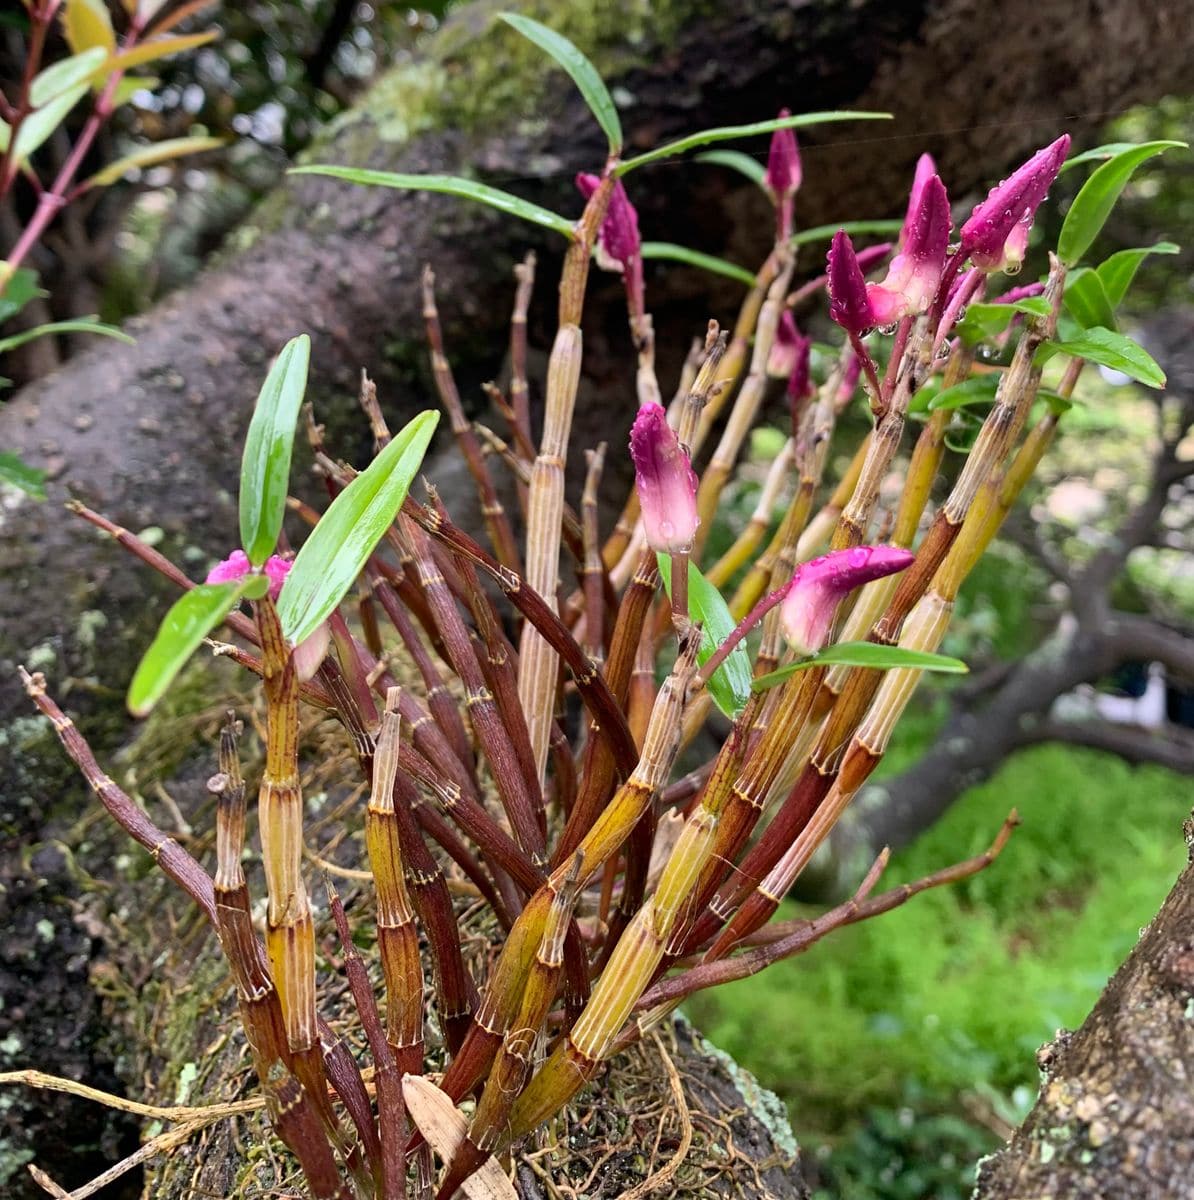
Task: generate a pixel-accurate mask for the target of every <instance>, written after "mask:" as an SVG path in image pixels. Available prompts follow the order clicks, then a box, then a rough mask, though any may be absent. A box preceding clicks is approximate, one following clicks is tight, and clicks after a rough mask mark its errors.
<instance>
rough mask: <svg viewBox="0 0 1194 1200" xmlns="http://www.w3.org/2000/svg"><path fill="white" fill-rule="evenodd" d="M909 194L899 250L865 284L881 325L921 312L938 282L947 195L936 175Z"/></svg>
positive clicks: (946, 228)
mask: <svg viewBox="0 0 1194 1200" xmlns="http://www.w3.org/2000/svg"><path fill="white" fill-rule="evenodd" d="M923 157H928V156H927V155H925V156H923ZM930 161H931V160H930ZM913 195H914V197H915V199H916V211H915V212H913V211H911V209H910V210H909V213H908V218H907V219H906V220H905V221H904V233H903V249H902V250H901V251H900V253H899V254H897V255H896V256H895V258H893V259H892V260H891V266H890V267H888V269H887V276H886V277H885V278H884V280H883V282H882V283H871V284H867V289H866V292H867V299H868V300H869V301H870V306H871V311H872V312H873V313H874V315H875V317H876V319H877V320H878V322H879V324H881V325H890V324H891V323H892V322H893V321H898V320H899V319H900V318H901V317H906V316H908V315H909V314H914V315H915V314H919V313H922V312H924V311H925V310H926V309H927V308H928V307H929V305H930V304H932V302H933V297H934V296H935V295H936V294H937V288H938V286H939V285H940V283H941V268H942V267H943V266H944V264H945V251H946V249H947V247H948V246H949V230H950V219H949V197H948V196H947V195H946V194H945V185H944V184H943V183H942V182H941V180H940V179H939V178H938V177H937V176H936V175H932V176H930V177H929V178H928V179H926V180H924V181H923V182H922V183H921V185H920V187H919V189H917V188H916V187H915V186H914V188H913Z"/></svg>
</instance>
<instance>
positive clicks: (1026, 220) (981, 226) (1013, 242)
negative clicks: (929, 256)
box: [961, 133, 1070, 271]
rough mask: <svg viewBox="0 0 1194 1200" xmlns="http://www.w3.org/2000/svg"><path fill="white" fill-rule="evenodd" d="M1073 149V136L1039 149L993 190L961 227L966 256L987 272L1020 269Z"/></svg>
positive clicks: (1062, 138)
mask: <svg viewBox="0 0 1194 1200" xmlns="http://www.w3.org/2000/svg"><path fill="white" fill-rule="evenodd" d="M1069 149H1070V135H1069V134H1068V133H1063V134H1062V135H1061V137H1059V138H1058V139H1057V141H1055V142H1052V143H1051V144H1050V145H1048V146H1046V147H1045V148H1044V149H1043V150H1038V151H1037V152H1036V153H1035V154H1034V155H1033V156H1032V157H1031V158H1030V159H1029V160H1028V161H1027V162H1026V163H1025V164H1024V165H1023V166H1022V167H1020V168H1019V169H1018V170H1015V171H1013V172H1012V173H1011V174H1010V175H1009V176H1008V177H1007V178H1006V179H1005V180H1003V181H1002V182H1001V183H999V184H998V185H997V186H995V187H993V188H992V189H991V191H990V192H989V193H988V194H987V198H986V199H985V200H984V201H983V202H982V203H981V204H979V205H978V206H977V207H976V208H975V210H974V212H972V213H971V214H970V219H969V220H968V221H967V222H966V224H965V225H963V226H962V249H961V252H962V254H963V255H969V256H970V258H971V260H972V261H973V263H974V265H975V266H976V267H981V268H982V269H983V270H984V271H1006V270H1009V269H1011V270H1018V269H1019V266H1020V264H1021V262H1023V260H1024V251H1025V249H1026V248H1027V246H1028V231H1029V230H1030V229H1031V228H1032V222H1033V219H1034V218H1035V216H1036V210H1037V209H1038V208H1039V207H1040V204H1041V201H1042V200H1044V198H1045V193H1046V192H1048V190H1049V188H1050V187H1051V186H1052V183H1053V180H1054V179H1056V178H1057V172H1058V171H1060V170H1061V164H1062V163H1063V162H1065V157H1066V154H1067V153H1069Z"/></svg>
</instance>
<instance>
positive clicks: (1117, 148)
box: [1059, 142, 1139, 175]
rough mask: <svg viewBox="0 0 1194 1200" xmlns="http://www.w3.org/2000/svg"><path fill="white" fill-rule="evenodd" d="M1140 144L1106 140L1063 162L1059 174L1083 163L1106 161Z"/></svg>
mask: <svg viewBox="0 0 1194 1200" xmlns="http://www.w3.org/2000/svg"><path fill="white" fill-rule="evenodd" d="M1138 144H1139V143H1137V142H1104V143H1103V145H1101V146H1093V147H1092V148H1091V149H1089V150H1084V151H1083V152H1082V153H1081V154H1075V155H1074V157H1073V158H1067V159H1066V160H1065V162H1063V163H1062V164H1061V171H1060V172H1059V174H1061V175H1064V174H1065V173H1066V172H1067V171H1069V170H1072V169H1073V168H1074V167H1077V166H1081V165H1082V164H1083V163H1088V162H1096V161H1098V162H1106V161H1107V159H1109V158H1114V157H1115V156H1116V155H1117V154H1122V153H1123V152H1124V151H1125V150H1132V149H1134V148H1135V147H1136V146H1137V145H1138Z"/></svg>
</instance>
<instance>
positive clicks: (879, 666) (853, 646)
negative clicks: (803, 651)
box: [750, 642, 970, 692]
mask: <svg viewBox="0 0 1194 1200" xmlns="http://www.w3.org/2000/svg"><path fill="white" fill-rule="evenodd" d="M808 667H870V668H871V669H873V670H876V671H892V670H895V669H897V668H904V669H910V670H913V671H936V672H939V673H941V674H945V675H965V674H966V673H967V672H968V671H969V670H970V668H969V667H968V666H967V665H966V664H965V663H964V662H963V661H962V660H961V659H960V658H949V657H948V656H946V655H944V654H930V653H929V652H928V651H926V650H905V649H904V647H903V646H881V645H878V644H877V643H875V642H839V643H838V644H837V645H835V646H826V647H825V649H824V650H821V651H819V652H818V653H816V654H813V655H810V656H809V657H808V658H802V659H800V661H799V662H794V663H788V665H787V666H784V667H780V669H779V670H778V671H772V672H771V673H770V674H768V675H760V676H759V678H758V679H756V680H755V681H754V682H753V683H752V684H751V685H750V686H751V689H752V690H753V691H756V692H761V691H765V690H766V689H767V688H771V687H775V685H776V684H777V683H783V681H784V680H785V679H788V678H790V677H791V676H792V675H794V674H795V673H796V672H797V671H803V670H806V669H807V668H808Z"/></svg>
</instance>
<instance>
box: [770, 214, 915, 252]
mask: <svg viewBox="0 0 1194 1200" xmlns="http://www.w3.org/2000/svg"><path fill="white" fill-rule="evenodd" d="M903 224H904V222H903V221H895V220H875V221H835V222H834V223H833V224H832V225H813V226H812V227H811V228H809V229H802V230H800V232H799V233H794V234H793V235H792V245H793V246H803V245H805V244H807V243H808V242H828V241H829V240H830V239H831V238H832V237H833V235H834V234H835V233H837V231H838V230H839V229H841V230H844V231H845V232H846V233H848V234H849V235H850V236H851V237H865V236H867V235H874V236H875V237H890V236H891V235H892V234H895V233H899V232H900V229H901V228H902V227H903Z"/></svg>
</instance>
